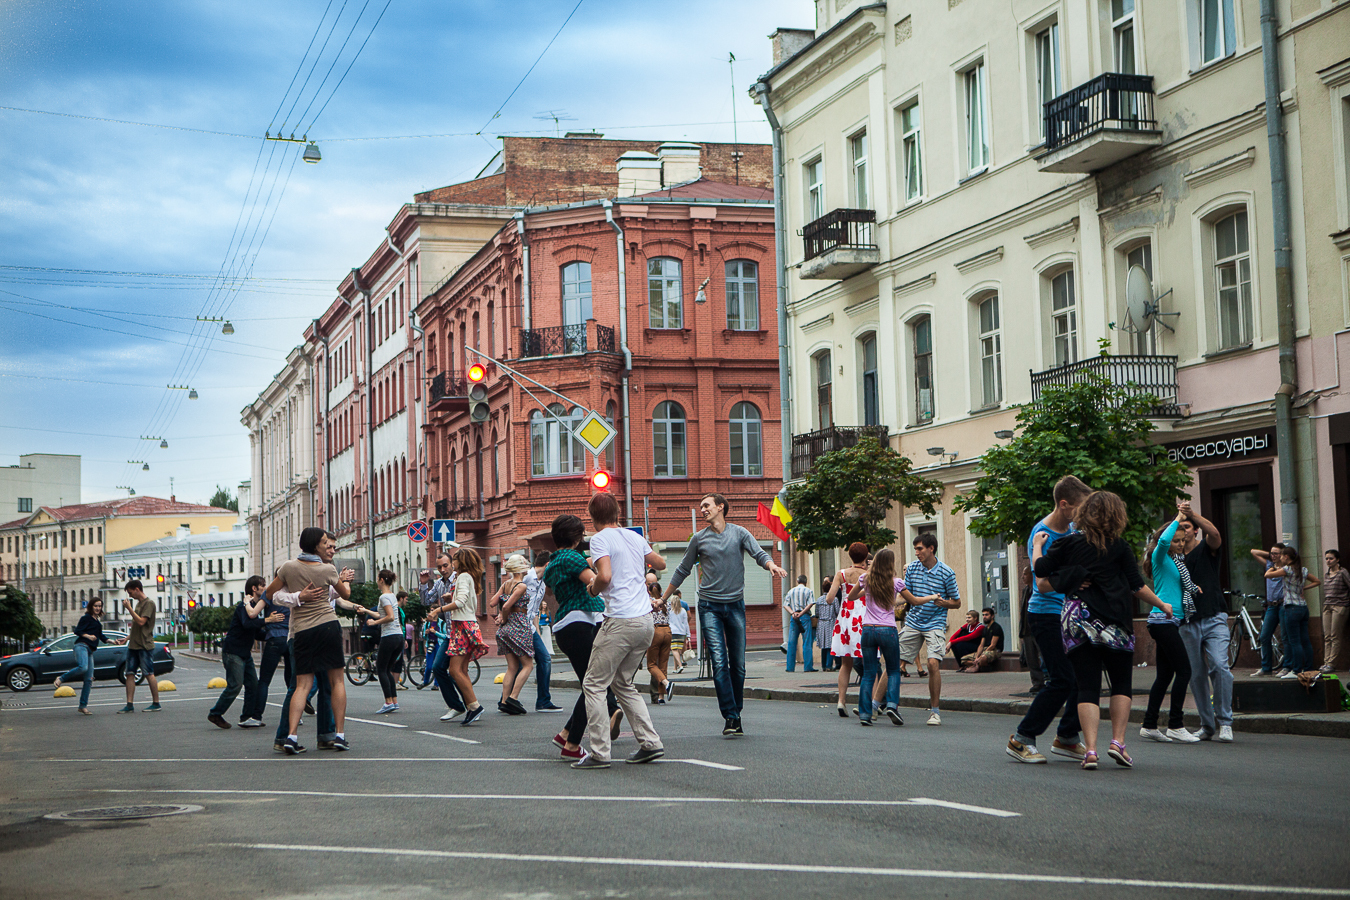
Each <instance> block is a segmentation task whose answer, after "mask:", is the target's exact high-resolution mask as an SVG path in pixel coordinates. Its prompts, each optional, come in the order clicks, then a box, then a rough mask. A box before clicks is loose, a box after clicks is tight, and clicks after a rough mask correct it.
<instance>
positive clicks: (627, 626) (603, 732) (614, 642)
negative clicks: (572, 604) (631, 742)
mask: <svg viewBox="0 0 1350 900" xmlns="http://www.w3.org/2000/svg"><path fill="white" fill-rule="evenodd" d="M653 630H654V629H653V625H652V617H651V616H641V617H640V618H636V619H614V618H608V619H605V621H604V624H602V625H601V626H600V633H599V634H597V635H596V636H595V643H594V644H593V645H592V646H591V662H590V665H589V666H587V667H586V677H585V678H583V679H582V681H581V689H582V691H583V692H584V693H585V695H586V730H587V734H588V735H589V737H590V745H591V748H590V755H591V756H594V757H595V758H596V759H600V760H608V759H609V753H610V738H609V706H608V705H607V704H606V702H605V690H606V689H607V688H609V689H612V690H613V691H614V699H615V700H617V701H618V703H619V709H621V710H623V714H624V716H625V717H626V718H627V719H628V724H629V726H630V727H631V728H632V729H633V737H635V738H637V741H638V743H639V744H640V745H642V747H643V749H646V750H651V749H655V748H658V747H660V746H661V735H659V734H657V733H656V728H654V727H653V726H652V719H651V716H650V715H648V713H647V704H646V702H644V701H643V699H642V695H641V694H639V693H638V691H637V688H635V687H633V676H634V675H635V674H636V673H637V668H638V666H639V665H640V664H641V663H642V658H643V657H644V656H646V654H647V648H648V647H650V646H651V645H652V632H653Z"/></svg>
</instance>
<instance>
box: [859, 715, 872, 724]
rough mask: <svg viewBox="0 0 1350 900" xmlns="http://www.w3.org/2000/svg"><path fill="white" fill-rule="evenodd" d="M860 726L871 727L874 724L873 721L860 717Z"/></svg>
mask: <svg viewBox="0 0 1350 900" xmlns="http://www.w3.org/2000/svg"><path fill="white" fill-rule="evenodd" d="M858 724H859V725H869V726H870V725H871V724H872V720H871V719H864V718H863V717H862V716H858Z"/></svg>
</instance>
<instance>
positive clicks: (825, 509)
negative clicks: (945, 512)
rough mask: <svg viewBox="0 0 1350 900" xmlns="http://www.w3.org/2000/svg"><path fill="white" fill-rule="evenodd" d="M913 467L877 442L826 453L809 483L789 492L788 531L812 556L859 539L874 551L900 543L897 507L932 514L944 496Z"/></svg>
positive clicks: (940, 488)
mask: <svg viewBox="0 0 1350 900" xmlns="http://www.w3.org/2000/svg"><path fill="white" fill-rule="evenodd" d="M912 468H913V464H912V463H911V462H910V460H909V457H907V456H904V455H902V454H899V453H896V452H895V451H894V450H892V449H891V448H890V447H889V446H887V445H885V444H883V443H882V442H881V441H878V440H873V439H871V438H864V439H863V440H860V441H859V442H858V444H857V445H856V446H854V447H848V448H845V449H843V450H831V451H829V452H828V453H824V454H822V455H821V456H820V457H818V458H817V459H816V461H815V465H814V466H812V468H811V474H810V476H808V477H807V479H806V481H804V482H802V483H801V484H796V485H793V486H792V487H790V488H788V493H787V506H788V510H789V512H791V513H792V521H791V522H790V523H789V524H788V533H789V534H791V535H792V538H793V540H794V541H795V542H796V544H797V549H799V550H805V551H806V552H808V553H810V552H813V551H816V550H823V549H826V548H829V547H847V546H848V545H849V544H851V543H853V542H854V541H862V542H863V543H864V544H866V545H867V546H869V547H885V546H887V545H888V544H891V543H894V541H895V531H894V530H893V529H890V528H887V527H886V524H885V522H886V514H887V513H888V512H890V510H891V507H893V506H895V505H896V504H900V505H901V506H906V507H916V508H918V509H921V510H923V511H924V513H925V514H927V515H932V514H933V512H934V504H936V503H937V500H938V498H939V497H941V496H942V485H941V484H939V483H938V482H936V481H930V480H929V479H927V478H923V477H922V476H919V475H915V474H914V473H913V472H912V471H911V469H912Z"/></svg>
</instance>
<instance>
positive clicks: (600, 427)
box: [573, 410, 619, 456]
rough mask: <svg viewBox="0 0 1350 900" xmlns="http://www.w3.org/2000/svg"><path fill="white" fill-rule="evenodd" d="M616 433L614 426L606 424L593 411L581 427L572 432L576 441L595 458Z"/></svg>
mask: <svg viewBox="0 0 1350 900" xmlns="http://www.w3.org/2000/svg"><path fill="white" fill-rule="evenodd" d="M618 433H619V432H618V431H617V430H615V428H614V426H613V425H611V424H609V423H608V422H606V421H605V420H604V418H602V417H601V416H600V414H599V413H597V412H596V411H595V410H591V414H590V415H589V416H587V417H586V418H585V420H584V421H583V422H582V423H581V427H579V428H578V429H577V430H576V431H574V432H573V434H574V435H575V436H576V438H577V440H579V441H581V442H582V443H583V444H585V445H586V447H587V449H589V450H590V451H591V452H592V453H594V454H596V455H597V456H598V455H600V454H601V453H602V452H604V449H605V448H606V447H608V446H609V442H610V441H612V440H614V436H615V435H616V434H618Z"/></svg>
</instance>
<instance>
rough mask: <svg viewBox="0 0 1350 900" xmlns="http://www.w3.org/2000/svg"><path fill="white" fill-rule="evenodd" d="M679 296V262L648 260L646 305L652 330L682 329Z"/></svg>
mask: <svg viewBox="0 0 1350 900" xmlns="http://www.w3.org/2000/svg"><path fill="white" fill-rule="evenodd" d="M681 295H682V288H681V286H680V261H679V260H678V259H666V258H657V259H651V260H648V261H647V305H648V307H649V311H650V316H651V327H652V328H683V327H684V306H683V304H682V303H681V302H680V301H681Z"/></svg>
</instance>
